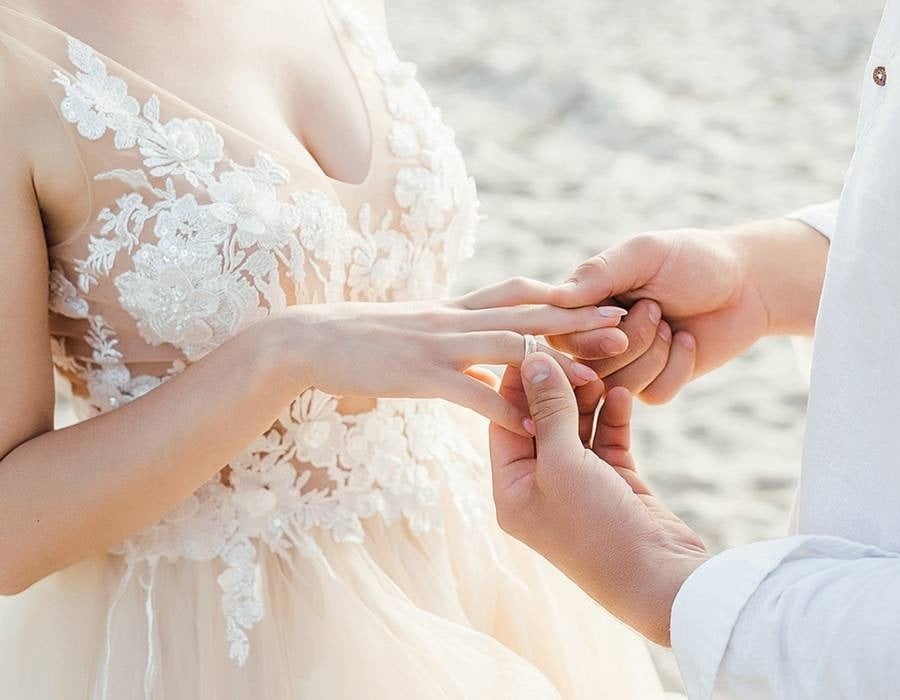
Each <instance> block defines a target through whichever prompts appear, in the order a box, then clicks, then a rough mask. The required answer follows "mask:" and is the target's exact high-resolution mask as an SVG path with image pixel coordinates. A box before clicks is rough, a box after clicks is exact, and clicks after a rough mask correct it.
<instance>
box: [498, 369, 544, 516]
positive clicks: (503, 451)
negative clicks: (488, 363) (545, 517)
mask: <svg viewBox="0 0 900 700" xmlns="http://www.w3.org/2000/svg"><path fill="white" fill-rule="evenodd" d="M500 395H501V396H502V397H503V398H504V399H506V400H507V401H509V402H510V403H511V404H513V405H515V406H517V407H520V408H521V409H523V410H526V411H527V405H528V403H527V399H526V398H525V389H524V387H523V386H522V380H521V376H520V374H519V370H518V368H516V367H507V369H506V372H504V374H503V380H502V382H501V385H500ZM490 450H491V481H492V483H493V493H494V502H495V503H496V505H497V520H498V521H499V522H500V524H501V526H502V527H503V528H504V529H505V530H507V531H508V532H511V531H513V530H515V526H516V524H517V523H519V522H522V521H524V519H525V517H526V515H527V513H528V512H529V510H530V505H531V501H532V498H533V497H534V494H535V489H534V476H535V469H536V466H537V463H536V460H535V458H534V457H535V453H534V440H533V439H532V438H531V437H530V436H529V437H523V436H521V435H518V434H516V433H513V432H510V431H509V430H506V428H504V427H503V426H501V425H498V424H497V423H491V426H490Z"/></svg>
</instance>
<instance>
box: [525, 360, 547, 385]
mask: <svg viewBox="0 0 900 700" xmlns="http://www.w3.org/2000/svg"><path fill="white" fill-rule="evenodd" d="M522 374H524V375H525V379H527V380H528V381H529V382H531V383H532V384H540V383H541V382H543V381H545V380H546V379H547V378H548V377H549V376H550V365H548V364H547V363H546V362H545V361H544V360H531V362H527V363H526V364H525V367H524V368H523V369H522Z"/></svg>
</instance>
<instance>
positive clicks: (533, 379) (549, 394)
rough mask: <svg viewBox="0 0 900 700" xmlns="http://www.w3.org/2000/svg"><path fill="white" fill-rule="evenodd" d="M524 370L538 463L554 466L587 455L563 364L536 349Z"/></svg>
mask: <svg viewBox="0 0 900 700" xmlns="http://www.w3.org/2000/svg"><path fill="white" fill-rule="evenodd" d="M521 372H522V378H523V380H524V381H523V384H524V386H525V396H526V397H527V399H528V410H529V411H530V413H531V418H532V420H534V429H535V448H536V452H537V457H538V463H539V464H545V465H547V466H548V467H551V468H552V467H553V466H554V465H563V464H569V463H572V462H573V461H576V460H579V459H581V458H583V455H584V446H583V445H582V443H581V440H580V439H579V438H578V406H577V405H576V403H575V394H574V393H572V387H570V386H569V382H568V381H567V380H566V376H565V373H564V372H563V370H562V367H560V366H559V364H558V363H557V362H556V361H555V360H554V359H553V358H552V357H551V356H550V355H547V354H546V353H542V352H536V353H533V354H531V355H529V356H528V357H526V358H525V361H524V362H523V363H522V368H521Z"/></svg>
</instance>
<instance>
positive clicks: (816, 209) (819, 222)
mask: <svg viewBox="0 0 900 700" xmlns="http://www.w3.org/2000/svg"><path fill="white" fill-rule="evenodd" d="M839 203H840V200H839V199H833V200H831V201H830V202H823V203H822V204H811V205H809V206H807V207H803V208H802V209H797V210H796V211H792V212H791V213H790V214H787V215H786V216H785V218H786V219H794V220H795V221H802V222H803V223H804V224H806V225H807V226H812V227H813V228H814V229H816V231H818V232H819V233H821V234H822V235H823V236H825V238H827V239H828V240H831V239H832V238H833V237H834V229H835V221H836V220H837V211H838V204H839Z"/></svg>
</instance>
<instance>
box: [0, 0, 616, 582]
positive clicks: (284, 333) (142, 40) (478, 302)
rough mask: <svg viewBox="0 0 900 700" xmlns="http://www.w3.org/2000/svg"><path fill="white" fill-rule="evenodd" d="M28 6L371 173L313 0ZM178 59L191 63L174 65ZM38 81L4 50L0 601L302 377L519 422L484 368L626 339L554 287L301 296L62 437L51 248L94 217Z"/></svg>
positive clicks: (254, 429) (298, 150)
mask: <svg viewBox="0 0 900 700" xmlns="http://www.w3.org/2000/svg"><path fill="white" fill-rule="evenodd" d="M19 4H23V3H19ZM375 5H377V3H375V2H374V1H373V8H372V9H373V12H375V13H376V16H380V15H379V13H380V11H381V10H380V9H379V8H378V7H375ZM25 9H26V10H29V11H31V12H32V13H33V14H36V15H38V16H40V17H44V18H46V19H48V20H49V21H51V22H52V23H54V24H56V25H57V26H60V27H63V28H64V29H66V30H68V31H70V32H71V33H73V34H76V35H77V36H80V37H81V38H83V39H84V40H85V41H88V43H91V44H93V45H94V46H96V47H97V48H98V49H99V50H101V51H103V52H104V53H107V54H108V55H111V56H115V57H116V58H117V60H119V62H121V63H123V64H125V65H127V66H129V67H131V68H133V69H134V70H136V71H138V72H139V73H141V74H142V75H145V76H147V77H149V78H151V79H152V80H154V81H156V82H158V83H159V84H160V85H163V86H165V87H166V88H167V89H168V90H169V91H171V92H173V93H175V94H177V95H179V96H181V97H184V98H189V99H190V100H191V101H192V102H194V103H195V104H198V105H200V106H201V107H202V108H203V109H204V110H205V111H207V112H208V113H210V114H214V115H219V114H227V115H228V121H229V123H231V124H233V125H235V126H237V127H239V128H241V129H242V130H244V131H246V132H247V133H248V134H250V135H251V136H253V137H254V138H256V139H257V140H259V141H261V142H262V143H265V144H271V145H272V146H273V147H274V148H276V149H277V150H278V151H280V152H283V153H289V154H291V157H295V158H298V159H302V158H306V159H307V160H308V162H309V163H310V164H312V165H315V164H321V165H322V167H323V168H324V170H325V171H326V172H328V173H329V174H330V175H333V176H335V177H339V178H343V179H347V180H349V181H353V180H358V179H359V178H360V176H361V173H362V169H363V166H364V165H365V163H364V161H366V158H363V157H361V156H360V155H359V154H362V153H366V152H367V151H368V148H369V145H370V144H369V143H368V136H367V134H366V133H364V132H365V130H364V129H363V128H362V125H363V124H365V121H364V120H363V121H362V122H360V114H359V112H358V110H357V111H356V112H354V111H353V107H352V106H349V103H348V102H347V100H350V99H351V96H352V99H355V100H356V104H357V107H358V106H359V102H358V95H356V94H355V92H354V91H353V90H351V88H350V87H349V82H344V81H340V80H337V81H333V80H329V79H328V78H329V77H330V76H333V75H338V76H341V75H344V74H343V73H341V72H340V71H341V70H343V64H342V62H341V61H342V59H341V57H340V55H339V54H338V53H336V52H335V50H334V46H333V37H332V35H331V33H330V31H331V30H330V28H328V29H327V32H326V28H324V27H323V26H322V25H321V22H322V17H321V14H320V13H321V8H320V6H319V5H318V3H317V2H306V3H287V2H281V3H277V5H276V6H273V7H271V8H269V9H265V8H258V7H256V6H251V5H248V4H247V3H233V7H232V6H229V12H222V11H221V9H222V8H221V3H202V2H166V3H160V4H156V3H130V2H129V3H112V2H107V1H104V2H96V3H91V4H90V5H89V6H87V7H85V6H84V4H83V3H75V2H71V1H60V2H53V3H51V2H33V3H31V4H30V5H26V7H25ZM281 11H284V12H285V13H288V15H287V16H289V17H290V18H292V20H293V21H285V17H284V16H282V15H280V14H278V13H279V12H281ZM267 12H271V13H272V14H271V15H269V14H266V13H267ZM276 20H277V21H276ZM179 22H183V23H184V24H185V26H186V27H187V28H190V27H195V26H203V27H204V31H203V32H199V33H198V32H191V33H190V36H191V37H192V41H189V42H183V41H182V39H181V37H182V36H184V35H185V34H186V33H187V32H178V31H173V26H177V24H178V23H179ZM296 26H304V27H307V28H311V27H318V29H322V31H321V32H319V31H318V29H316V30H315V31H313V30H312V29H309V31H307V32H305V34H304V41H302V42H297V41H296V32H295V31H294V29H293V28H295V27H296ZM262 36H264V37H265V41H262V40H261V39H260V37H262ZM322 42H325V43H326V44H327V47H326V46H322V45H320V44H321V43H322ZM328 42H331V43H328ZM223 43H225V44H227V45H228V46H229V51H227V52H224V53H223V52H222V51H221V46H222V44H223ZM261 46H263V47H265V50H264V51H262V50H261V49H260V47H261ZM173 55H178V56H179V57H180V59H181V60H180V61H179V63H178V65H177V70H174V69H173V66H174V64H173V62H172V60H171V56H173ZM0 56H5V54H0ZM210 56H215V57H216V58H217V60H216V61H213V62H211V61H209V60H208V59H209V57H210ZM298 65H314V66H316V67H317V70H316V71H298V70H297V68H296V67H297V66H298ZM298 74H301V75H300V78H299V79H295V78H297V76H298ZM260 76H267V79H266V80H260ZM289 79H295V80H294V81H293V83H292V84H291V85H290V87H286V84H287V82H288V81H289ZM30 80H31V78H30V77H29V74H28V72H27V71H23V70H22V69H21V66H19V65H16V64H14V63H7V62H6V59H5V58H0V153H2V154H3V158H0V181H2V182H3V184H4V186H3V187H2V188H0V211H2V212H3V217H0V245H2V250H3V261H4V263H5V264H4V265H3V269H4V274H3V275H2V276H0V327H2V328H3V329H4V342H3V343H2V344H0V367H2V368H3V371H2V372H0V396H3V398H4V400H3V402H2V405H0V561H2V562H3V566H2V567H0V594H7V595H10V594H15V593H17V592H20V591H22V590H23V589H25V588H27V587H28V586H29V585H31V584H32V583H34V582H35V581H37V580H39V579H41V578H43V577H44V576H46V575H48V574H49V573H51V572H53V571H56V570H58V569H60V568H62V567H65V566H67V565H69V564H71V563H73V562H75V561H78V560H79V559H82V558H84V557H86V556H89V555H92V554H95V553H98V552H103V551H106V550H107V549H108V548H109V547H111V546H113V545H114V544H116V543H118V542H120V541H121V540H122V539H124V538H126V537H128V536H129V535H131V534H133V533H134V532H136V531H137V530H139V529H141V528H143V527H145V526H147V525H150V524H151V523H153V522H156V521H158V520H159V518H161V517H162V516H163V515H164V514H165V513H166V512H168V511H169V510H170V509H171V508H172V507H173V506H174V505H176V504H177V503H178V502H180V501H181V500H183V499H184V498H185V497H186V496H187V495H188V494H190V493H191V492H193V491H194V490H196V489H197V488H198V487H199V486H200V485H202V484H203V483H204V482H205V481H207V480H208V479H209V478H210V477H212V476H213V475H214V474H215V473H216V472H217V471H219V470H220V469H222V468H223V466H224V465H226V464H227V463H228V462H229V460H231V459H232V458H233V457H234V456H235V455H236V454H238V453H240V452H241V451H242V450H243V449H244V448H245V447H246V446H247V445H248V444H250V442H251V441H252V440H253V439H254V438H256V437H257V436H258V435H260V434H261V433H262V432H264V431H265V430H266V429H267V428H268V427H269V426H270V425H271V424H272V423H273V422H274V421H275V419H276V418H277V416H278V415H279V413H280V412H281V411H282V409H283V408H284V406H285V405H287V404H288V402H290V401H291V400H292V399H293V398H294V397H296V396H297V395H298V394H299V393H301V392H302V391H303V390H304V389H306V388H307V387H309V386H316V387H318V388H320V389H322V390H324V391H328V392H331V393H334V394H338V395H341V396H346V397H351V400H350V403H353V401H352V397H378V396H409V397H442V398H446V399H448V400H451V401H455V402H457V403H460V404H462V405H465V406H468V407H470V408H472V409H473V410H476V411H479V412H481V413H483V414H484V415H486V416H488V417H490V418H491V419H492V420H494V421H496V422H498V423H500V424H502V425H505V426H506V427H507V428H509V429H510V430H511V431H514V432H515V431H518V432H521V433H523V434H524V433H525V430H524V428H523V426H522V418H523V414H522V413H521V409H520V408H519V407H517V406H516V405H514V404H512V403H511V402H509V401H508V400H507V399H505V398H503V397H501V396H499V395H498V394H497V393H496V392H495V391H494V390H493V389H492V388H491V387H490V386H489V385H488V384H485V383H482V382H480V381H478V377H484V373H483V371H480V370H478V369H477V368H475V365H476V364H477V363H482V362H486V363H502V364H506V363H509V362H512V363H517V362H519V361H520V360H521V358H522V354H523V347H524V344H523V340H522V334H523V333H531V334H535V335H538V334H544V333H547V334H572V333H579V332H587V331H589V330H598V329H607V332H613V331H614V327H615V326H616V325H617V324H618V322H619V319H620V312H619V311H616V310H607V311H606V313H601V312H600V311H598V309H597V308H596V307H595V306H593V305H588V306H587V307H584V308H578V309H560V308H556V307H553V306H550V305H548V303H547V299H548V297H549V294H550V293H551V292H552V287H550V286H548V285H543V284H539V283H535V282H531V281H528V280H511V281H509V282H507V283H504V284H500V285H496V286H494V287H490V288H487V289H485V290H482V291H480V292H476V293H473V294H470V295H467V296H465V297H460V298H456V299H451V300H444V301H437V302H421V303H403V304H399V303H398V304H349V303H348V304H330V305H316V306H309V307H291V308H289V309H288V311H287V312H286V313H284V314H282V315H280V316H278V317H272V318H269V319H266V320H264V321H262V322H260V323H258V324H256V325H255V326H253V327H252V328H250V329H248V330H247V331H245V332H243V333H241V334H239V335H238V336H236V337H235V338H233V339H231V340H229V341H228V342H226V343H224V344H223V345H222V346H221V347H219V348H217V349H216V350H214V351H213V352H211V353H209V354H208V355H207V356H206V357H204V358H203V359H202V360H200V361H199V362H196V363H194V364H192V365H190V366H189V367H188V368H187V369H186V370H185V371H184V372H182V373H181V374H179V375H178V376H176V377H173V378H172V379H171V380H169V381H167V382H166V383H165V384H164V385H163V386H161V387H159V388H158V389H156V390H154V391H152V392H150V393H148V394H146V395H144V396H142V397H140V398H138V399H136V400H135V401H133V402H131V403H129V404H128V405H126V406H124V407H122V408H120V409H118V410H116V411H112V412H109V413H106V414H103V415H101V416H98V417H95V418H92V419H90V420H87V421H84V422H82V423H79V424H77V425H74V426H71V427H68V428H66V429H63V430H54V425H53V413H54V388H53V373H52V366H51V361H50V354H49V331H48V321H47V288H48V270H47V246H48V245H49V244H52V243H54V242H56V241H57V240H59V237H60V236H61V235H62V233H63V232H64V231H65V230H69V229H70V227H71V226H72V225H73V224H78V223H80V222H81V221H83V220H84V217H85V216H86V213H87V212H86V211H84V210H82V209H81V205H80V204H79V203H82V202H84V191H83V186H84V180H83V174H82V172H81V170H80V165H79V163H78V161H77V158H76V155H75V152H74V150H73V149H72V145H71V143H70V142H69V141H68V136H67V134H66V132H65V131H64V129H63V126H62V125H61V124H60V121H59V118H58V115H57V114H56V113H55V111H54V110H53V107H52V105H51V104H50V103H49V102H48V101H47V100H46V97H45V95H44V94H42V92H41V89H40V87H39V86H36V85H34V84H32V83H31V82H30ZM323 80H324V83H323V82H322V81H323ZM323 85H325V88H327V94H328V95H329V99H327V100H322V99H321V95H322V94H323V90H324V89H325V88H323ZM286 90H289V92H287V93H286V92H285V91H286ZM288 103H290V105H291V110H293V111H291V110H289V109H287V107H286V105H287V104H288ZM313 103H317V104H320V106H319V107H318V108H317V109H318V110H319V111H318V112H316V113H315V114H314V117H315V118H313V119H309V120H308V121H303V122H302V123H301V122H299V121H298V120H299V115H302V114H304V109H303V107H304V105H311V104H313ZM332 109H333V112H332V111H330V110H332ZM298 124H299V126H298ZM312 154H314V155H315V157H313V155H312ZM361 163H362V166H361V165H360V164H361ZM335 349H339V350H340V351H339V352H336V351H335ZM546 349H547V350H548V351H550V349H549V348H546ZM553 352H554V356H555V357H556V358H557V360H558V361H559V362H561V363H563V365H565V367H566V371H567V372H568V375H569V377H570V379H571V381H572V382H573V383H574V384H576V385H579V386H581V385H585V384H587V383H590V382H592V381H596V379H597V377H596V374H595V373H594V372H593V371H592V370H590V368H587V367H583V366H579V365H577V364H576V363H573V362H572V361H571V360H569V359H568V358H566V357H564V356H563V355H561V354H559V353H556V352H555V351H553ZM211 395H215V396H216V400H215V401H209V400H208V397H209V396H211ZM368 404H370V399H368V398H367V399H365V400H364V402H363V404H362V405H368ZM358 406H359V404H357V407H358Z"/></svg>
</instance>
